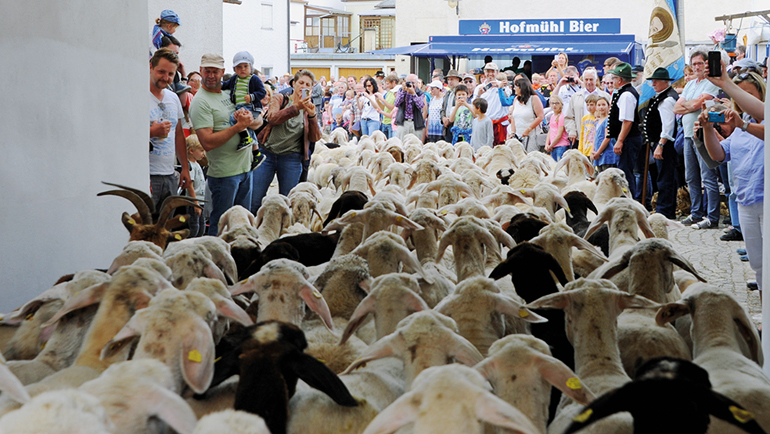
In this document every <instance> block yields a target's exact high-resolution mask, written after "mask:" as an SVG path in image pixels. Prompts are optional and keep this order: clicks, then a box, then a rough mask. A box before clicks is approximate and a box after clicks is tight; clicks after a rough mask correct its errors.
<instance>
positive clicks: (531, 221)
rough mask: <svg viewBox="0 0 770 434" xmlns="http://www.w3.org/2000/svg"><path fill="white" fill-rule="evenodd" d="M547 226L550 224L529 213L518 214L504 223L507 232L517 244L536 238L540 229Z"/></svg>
mask: <svg viewBox="0 0 770 434" xmlns="http://www.w3.org/2000/svg"><path fill="white" fill-rule="evenodd" d="M546 226H548V223H546V222H544V221H542V220H540V219H539V218H537V217H536V216H535V215H534V214H529V213H520V214H516V215H514V216H513V217H511V219H510V221H508V222H506V223H504V224H503V228H504V229H505V232H506V233H507V234H508V235H510V236H511V238H513V240H514V241H515V242H516V243H517V244H518V243H521V242H524V241H529V240H531V239H532V238H535V237H536V236H538V235H539V234H540V230H542V229H543V228H544V227H546Z"/></svg>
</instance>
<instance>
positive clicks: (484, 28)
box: [479, 22, 492, 35]
mask: <svg viewBox="0 0 770 434" xmlns="http://www.w3.org/2000/svg"><path fill="white" fill-rule="evenodd" d="M491 30H492V28H491V27H489V24H487V23H486V22H485V23H484V24H482V25H481V27H479V32H481V34H482V35H487V34H489V32H490V31H491Z"/></svg>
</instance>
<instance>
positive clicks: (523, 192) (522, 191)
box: [519, 189, 527, 194]
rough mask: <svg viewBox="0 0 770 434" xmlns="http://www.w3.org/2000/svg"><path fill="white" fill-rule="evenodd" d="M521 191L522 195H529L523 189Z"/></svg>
mask: <svg viewBox="0 0 770 434" xmlns="http://www.w3.org/2000/svg"><path fill="white" fill-rule="evenodd" d="M519 191H521V194H527V190H524V189H521V190H519Z"/></svg>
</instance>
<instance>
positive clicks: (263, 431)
mask: <svg viewBox="0 0 770 434" xmlns="http://www.w3.org/2000/svg"><path fill="white" fill-rule="evenodd" d="M222 432H226V433H229V434H270V430H268V429H267V425H265V420H264V419H262V418H261V417H259V416H257V415H256V414H251V413H246V412H245V411H236V410H224V411H220V412H216V413H211V414H209V415H207V416H204V417H202V418H201V419H200V420H199V421H198V424H197V425H195V431H193V433H192V434H220V433H222Z"/></svg>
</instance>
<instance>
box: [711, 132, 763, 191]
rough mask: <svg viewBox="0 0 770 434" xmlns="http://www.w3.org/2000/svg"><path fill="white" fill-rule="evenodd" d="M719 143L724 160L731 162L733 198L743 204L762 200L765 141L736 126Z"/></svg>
mask: <svg viewBox="0 0 770 434" xmlns="http://www.w3.org/2000/svg"><path fill="white" fill-rule="evenodd" d="M762 124H764V122H762ZM721 144H722V149H724V151H725V161H730V162H732V163H731V165H730V167H731V169H732V172H733V181H734V187H735V196H736V197H735V200H736V201H737V202H738V203H739V204H741V205H743V206H749V205H753V204H755V203H759V202H762V201H763V200H764V198H765V141H764V140H760V139H758V138H756V137H754V136H753V135H752V134H750V133H748V132H745V131H743V130H741V129H740V128H736V129H735V131H733V133H732V134H731V135H730V137H728V138H726V139H724V140H722V143H721Z"/></svg>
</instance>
